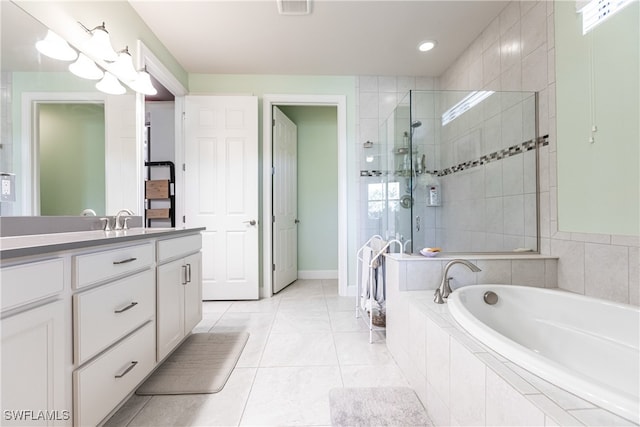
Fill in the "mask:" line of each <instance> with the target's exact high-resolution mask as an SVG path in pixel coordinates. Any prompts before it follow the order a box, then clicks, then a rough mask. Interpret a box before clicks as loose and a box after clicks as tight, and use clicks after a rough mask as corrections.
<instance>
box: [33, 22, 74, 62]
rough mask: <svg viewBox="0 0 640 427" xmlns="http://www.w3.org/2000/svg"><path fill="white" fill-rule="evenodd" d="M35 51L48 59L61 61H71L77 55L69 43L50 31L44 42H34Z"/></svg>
mask: <svg viewBox="0 0 640 427" xmlns="http://www.w3.org/2000/svg"><path fill="white" fill-rule="evenodd" d="M36 49H38V52H40V53H41V54H43V55H46V56H48V57H49V58H53V59H58V60H61V61H73V60H74V59H76V58H77V57H78V53H77V52H76V51H75V50H74V49H73V48H72V47H71V46H69V43H67V41H66V40H65V39H63V38H62V37H60V36H59V35H57V34H56V33H54V32H53V31H51V30H49V31H47V35H46V37H45V38H44V40H40V41H38V42H36Z"/></svg>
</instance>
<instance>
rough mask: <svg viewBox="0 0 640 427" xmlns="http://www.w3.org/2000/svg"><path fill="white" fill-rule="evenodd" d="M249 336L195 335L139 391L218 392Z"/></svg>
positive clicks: (245, 333)
mask: <svg viewBox="0 0 640 427" xmlns="http://www.w3.org/2000/svg"><path fill="white" fill-rule="evenodd" d="M248 339H249V334H248V333H247V332H239V333H197V334H192V335H190V336H189V337H188V338H187V339H186V340H185V341H184V342H183V343H182V344H181V345H180V347H178V349H177V350H176V351H175V352H174V353H173V354H172V355H171V356H169V357H168V358H167V360H165V361H164V362H163V363H162V365H161V366H160V367H159V368H158V369H156V371H155V372H154V373H153V374H152V375H151V376H150V377H149V378H148V379H147V380H146V381H145V382H144V383H143V384H142V385H141V386H140V388H138V390H136V394H138V395H154V394H198V393H217V392H219V391H220V390H222V387H224V385H225V383H226V382H227V379H229V375H231V371H233V368H234V367H235V366H236V363H237V362H238V359H239V358H240V355H241V354H242V350H243V349H244V346H245V344H246V343H247V340H248Z"/></svg>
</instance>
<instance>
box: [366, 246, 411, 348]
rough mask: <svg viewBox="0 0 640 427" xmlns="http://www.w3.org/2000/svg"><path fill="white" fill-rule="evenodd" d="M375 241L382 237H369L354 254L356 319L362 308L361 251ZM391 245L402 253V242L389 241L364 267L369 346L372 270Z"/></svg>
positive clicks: (371, 314) (371, 322)
mask: <svg viewBox="0 0 640 427" xmlns="http://www.w3.org/2000/svg"><path fill="white" fill-rule="evenodd" d="M375 239H379V240H381V241H383V242H384V239H383V238H382V236H380V235H378V234H376V235H374V236H371V237H370V238H369V240H367V241H366V243H365V244H364V245H362V246H361V247H360V249H358V252H357V253H356V318H359V317H360V312H361V310H362V306H361V304H360V302H361V298H362V289H361V286H360V282H361V281H362V276H363V275H364V274H365V271H364V269H365V265H364V264H365V263H364V257H363V251H364V249H365V248H367V247H369V248H370V249H372V248H371V242H373V240H375ZM392 243H397V244H398V246H399V247H400V250H401V251H402V242H400V241H399V240H396V239H392V240H389V241H388V242H387V243H386V244H385V245H384V246H383V247H382V249H380V250H379V251H378V252H375V253H373V254H372V256H371V259H370V260H369V262H368V264H367V265H366V269H367V271H366V274H368V275H369V280H368V281H367V284H368V286H369V313H368V314H367V315H368V316H369V344H371V343H373V330H374V327H373V302H374V301H375V298H374V295H373V270H374V268H373V265H374V263H375V261H376V260H377V259H378V258H379V257H380V256H381V255H382V254H384V253H385V252H386V251H387V249H388V248H389V246H391V244H392Z"/></svg>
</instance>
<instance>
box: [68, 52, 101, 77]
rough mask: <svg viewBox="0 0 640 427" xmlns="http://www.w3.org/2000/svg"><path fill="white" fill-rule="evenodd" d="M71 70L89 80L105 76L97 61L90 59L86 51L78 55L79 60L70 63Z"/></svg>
mask: <svg viewBox="0 0 640 427" xmlns="http://www.w3.org/2000/svg"><path fill="white" fill-rule="evenodd" d="M69 71H71V72H72V73H73V74H75V75H76V76H78V77H82V78H83V79H89V80H99V79H101V78H102V77H103V76H104V71H102V70H101V69H100V68H99V67H98V66H97V65H96V63H95V62H93V61H92V60H91V59H89V58H88V57H87V56H86V55H85V54H84V53H81V54H80V55H79V56H78V60H77V61H76V62H74V63H72V64H69Z"/></svg>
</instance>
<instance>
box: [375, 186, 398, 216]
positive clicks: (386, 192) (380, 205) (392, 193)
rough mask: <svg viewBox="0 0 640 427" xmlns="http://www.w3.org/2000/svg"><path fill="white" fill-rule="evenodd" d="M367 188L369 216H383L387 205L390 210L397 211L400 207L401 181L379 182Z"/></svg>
mask: <svg viewBox="0 0 640 427" xmlns="http://www.w3.org/2000/svg"><path fill="white" fill-rule="evenodd" d="M367 190H368V191H367V200H368V208H367V211H368V214H369V218H371V219H380V218H382V215H383V214H384V211H385V207H388V209H389V211H390V212H397V211H398V209H399V208H400V183H399V182H389V183H385V182H377V183H375V184H369V185H368V188H367Z"/></svg>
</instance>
